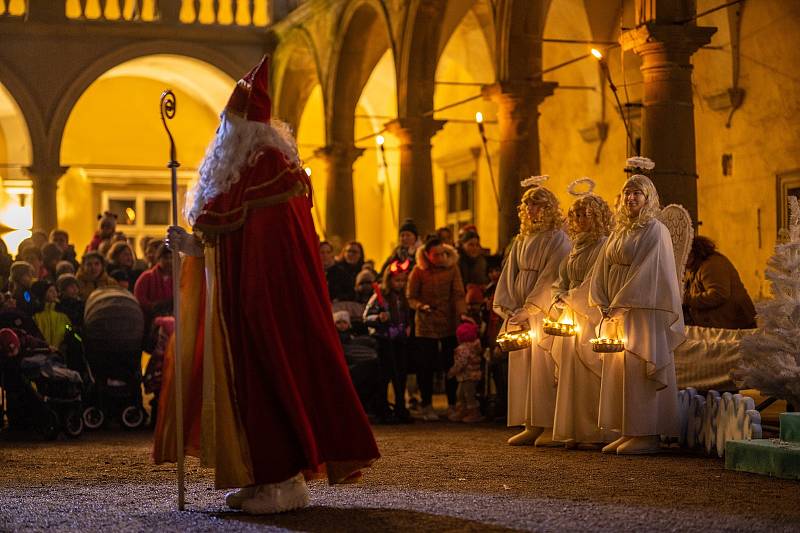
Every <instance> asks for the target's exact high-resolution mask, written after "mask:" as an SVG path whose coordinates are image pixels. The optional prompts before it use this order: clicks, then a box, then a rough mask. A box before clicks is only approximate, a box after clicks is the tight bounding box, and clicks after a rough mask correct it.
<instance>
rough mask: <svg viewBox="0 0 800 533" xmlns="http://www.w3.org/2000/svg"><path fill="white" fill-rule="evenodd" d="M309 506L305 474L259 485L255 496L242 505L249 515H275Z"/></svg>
mask: <svg viewBox="0 0 800 533" xmlns="http://www.w3.org/2000/svg"><path fill="white" fill-rule="evenodd" d="M306 505H308V487H306V482H305V479H304V478H303V474H297V475H296V476H294V477H292V478H290V479H287V480H286V481H282V482H280V483H271V484H269V485H259V486H258V488H257V489H256V493H255V495H254V496H253V497H252V498H250V499H249V500H245V501H244V503H242V510H243V511H244V512H246V513H248V514H273V513H283V512H286V511H291V510H294V509H299V508H301V507H305V506H306Z"/></svg>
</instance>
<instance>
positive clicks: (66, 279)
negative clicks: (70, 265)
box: [56, 274, 80, 294]
mask: <svg viewBox="0 0 800 533" xmlns="http://www.w3.org/2000/svg"><path fill="white" fill-rule="evenodd" d="M73 284H74V285H78V286H79V287H80V285H79V284H78V278H76V277H75V275H74V274H61V275H60V276H58V279H57V280H56V289H58V294H64V291H66V290H67V287H69V286H70V285H73Z"/></svg>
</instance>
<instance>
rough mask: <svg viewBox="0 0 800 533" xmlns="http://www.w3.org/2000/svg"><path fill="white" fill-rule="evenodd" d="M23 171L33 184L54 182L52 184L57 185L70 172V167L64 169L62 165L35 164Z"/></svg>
mask: <svg viewBox="0 0 800 533" xmlns="http://www.w3.org/2000/svg"><path fill="white" fill-rule="evenodd" d="M23 170H24V171H25V174H26V175H27V176H28V177H29V178H30V179H31V181H33V182H36V183H41V184H45V183H48V182H52V184H53V185H55V184H56V183H57V182H58V178H60V177H61V176H63V175H64V174H66V173H67V171H69V167H62V166H60V165H41V164H40V165H37V164H33V165H31V166H29V167H24V169H23Z"/></svg>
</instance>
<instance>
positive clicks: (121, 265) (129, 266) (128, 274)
mask: <svg viewBox="0 0 800 533" xmlns="http://www.w3.org/2000/svg"><path fill="white" fill-rule="evenodd" d="M106 261H107V262H108V264H107V265H106V272H108V273H109V274H112V273H113V272H114V271H122V272H124V273H125V279H127V280H128V286H129V287H130V288H133V287H134V286H135V285H136V280H137V279H139V276H140V275H141V272H139V271H138V270H136V269H135V268H134V265H135V263H136V256H135V255H134V253H133V248H131V245H130V244H128V242H127V241H117V242H115V243H113V244H112V245H111V248H109V250H108V254H107V255H106ZM112 277H114V279H116V280H117V281H119V280H120V277H118V276H112Z"/></svg>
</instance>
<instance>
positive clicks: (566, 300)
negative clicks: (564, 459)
mask: <svg viewBox="0 0 800 533" xmlns="http://www.w3.org/2000/svg"><path fill="white" fill-rule="evenodd" d="M592 186H594V184H592ZM613 227H614V215H613V213H612V212H611V208H610V207H609V206H608V204H607V203H606V201H605V200H603V199H602V198H600V197H599V196H597V195H595V194H591V193H589V194H586V195H583V196H581V197H579V198H578V199H577V200H575V203H573V204H572V207H570V208H569V212H568V213H567V233H568V235H569V237H570V240H571V241H572V251H570V253H569V256H567V258H566V259H564V261H562V262H561V266H560V267H559V271H558V282H557V283H556V285H554V287H553V296H554V301H555V304H556V306H557V307H558V308H559V309H564V313H563V315H562V316H564V317H565V318H566V319H568V320H571V321H572V322H573V323H574V324H576V326H577V330H578V331H577V335H576V336H574V337H552V338H551V339H552V342H553V347H552V352H551V353H552V354H553V359H554V360H555V362H556V364H557V366H558V392H557V396H556V411H555V417H554V420H553V440H556V441H560V442H565V443H566V445H567V447H568V448H574V447H577V446H578V445H580V444H599V443H608V442H611V441H613V440H615V439H616V438H617V437H618V436H619V435H614V434H613V433H611V432H608V431H606V432H604V431H602V430H600V428H599V427H598V426H597V409H598V405H599V403H600V374H601V372H602V369H603V362H602V360H601V359H600V355H599V354H597V353H595V352H593V351H592V346H591V342H590V340H591V339H592V338H593V337H594V336H595V329H596V327H597V325H598V324H599V322H600V319H601V315H600V312H599V311H598V310H597V308H596V307H590V306H589V298H588V296H589V280H590V279H591V273H592V268H593V267H594V264H595V262H596V261H597V257H598V255H599V253H600V250H601V249H602V248H603V244H604V243H605V241H606V239H607V238H608V235H609V234H610V233H611V231H612V230H613Z"/></svg>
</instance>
